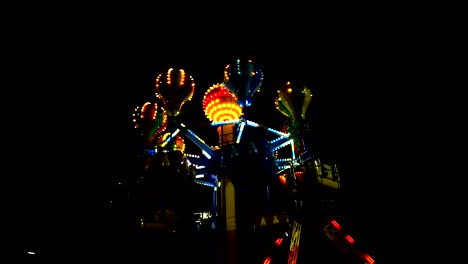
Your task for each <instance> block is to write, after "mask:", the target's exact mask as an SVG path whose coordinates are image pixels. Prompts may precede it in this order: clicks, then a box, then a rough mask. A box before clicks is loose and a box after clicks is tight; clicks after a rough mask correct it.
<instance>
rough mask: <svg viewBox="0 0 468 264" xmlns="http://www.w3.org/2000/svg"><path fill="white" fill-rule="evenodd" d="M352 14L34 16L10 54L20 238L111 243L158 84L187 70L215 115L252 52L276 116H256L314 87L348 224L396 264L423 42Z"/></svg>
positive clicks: (317, 121) (15, 236) (314, 130)
mask: <svg viewBox="0 0 468 264" xmlns="http://www.w3.org/2000/svg"><path fill="white" fill-rule="evenodd" d="M356 9H357V8H356ZM335 11H336V12H335ZM350 11H351V10H349V11H346V8H344V7H343V9H340V11H339V12H338V11H337V10H335V9H327V12H326V13H321V12H319V11H316V12H317V13H314V12H312V13H304V14H303V13H300V12H298V13H294V14H289V15H285V16H282V15H281V14H284V13H278V14H277V15H272V17H271V18H268V19H267V18H263V17H261V16H258V14H259V13H260V14H263V13H264V12H262V11H259V10H251V9H247V11H245V13H242V14H241V13H237V14H236V13H235V12H233V13H229V15H228V14H224V15H219V17H218V16H216V15H213V16H208V15H206V16H204V15H202V14H192V15H190V16H189V15H188V13H187V14H186V13H184V14H182V13H177V12H175V13H174V14H172V16H169V17H168V18H167V19H162V18H158V19H154V20H153V19H152V17H153V16H151V15H147V16H143V17H144V18H146V19H142V20H140V19H139V18H141V17H139V16H138V15H135V14H133V15H132V16H131V17H130V16H129V15H128V16H125V15H123V14H122V13H119V14H117V13H115V14H112V15H109V14H108V13H106V14H107V15H103V14H102V13H99V12H98V13H97V14H92V15H89V14H88V16H87V17H88V18H89V16H91V18H89V19H80V18H78V17H76V18H75V17H74V18H73V19H71V20H72V21H68V20H67V23H66V28H67V29H66V30H63V29H62V27H60V26H59V24H60V22H59V21H60V20H54V21H50V22H49V21H48V22H42V23H35V22H34V21H29V22H28V23H27V27H26V28H25V29H24V30H23V31H21V32H16V34H13V35H15V36H18V37H17V38H14V39H13V40H14V41H13V42H12V45H11V47H10V46H9V49H8V54H9V57H11V58H12V59H11V61H12V63H11V64H10V67H9V71H8V73H10V72H11V74H10V77H12V79H13V82H10V85H9V86H10V87H11V89H10V91H11V92H10V93H12V95H14V98H18V100H17V101H16V100H15V101H14V104H12V105H11V107H9V110H8V112H7V113H9V119H7V121H5V125H6V129H5V130H6V132H7V135H6V137H5V140H6V142H5V144H6V145H8V146H9V147H8V150H9V152H8V159H7V163H8V164H7V165H9V167H10V166H11V168H12V169H11V170H10V169H9V170H7V173H6V175H8V176H6V177H5V178H6V179H7V180H8V184H5V185H4V186H5V187H4V188H5V189H6V193H7V197H8V199H7V201H9V203H8V204H9V205H10V206H8V208H7V209H11V210H8V212H9V213H8V215H9V217H8V218H9V219H11V220H12V221H11V226H12V228H11V229H10V231H12V236H11V237H12V238H11V242H12V243H10V244H11V245H13V246H18V247H19V248H24V247H25V245H30V244H41V243H42V244H46V245H47V246H46V248H52V247H53V246H56V247H59V248H64V247H65V245H68V244H69V245H73V244H80V243H86V242H83V241H88V242H89V243H91V244H93V243H97V244H98V243H99V242H96V241H105V238H102V237H101V236H100V235H99V229H100V226H101V224H103V223H101V222H100V219H102V218H101V217H102V208H103V207H105V203H106V198H107V194H108V193H107V192H106V190H107V188H108V186H109V184H110V182H111V179H112V178H113V177H115V176H116V175H119V174H126V173H131V172H129V167H128V162H129V158H130V156H131V155H132V137H133V134H132V133H133V131H132V130H131V127H130V125H131V120H130V114H131V111H132V110H133V108H134V107H135V106H137V105H141V104H142V103H143V102H145V101H146V100H147V98H149V97H151V96H152V95H153V93H154V78H155V76H156V75H157V74H159V73H162V72H164V71H166V70H167V69H168V68H169V67H180V68H183V69H185V70H186V71H187V72H188V73H189V74H191V75H192V76H193V77H194V80H195V82H196V96H194V99H193V100H192V101H190V102H189V103H187V105H186V106H185V107H184V108H185V109H193V110H194V111H198V113H199V114H200V113H201V114H202V112H201V109H200V108H199V106H200V104H201V101H197V100H199V99H200V98H202V97H201V96H202V94H203V93H204V92H205V91H206V89H207V88H208V87H209V86H211V85H213V84H214V83H218V82H222V81H223V79H222V76H223V75H222V74H223V69H224V66H226V65H227V64H228V63H230V62H232V60H234V59H236V58H238V57H244V58H250V59H252V60H253V61H254V62H255V63H257V64H258V65H259V66H260V67H261V68H262V69H263V71H264V75H265V79H264V84H263V85H262V88H261V92H262V96H263V94H265V95H264V97H262V98H263V99H262V101H254V105H255V104H264V105H265V107H259V109H264V110H265V111H266V112H268V114H267V116H265V117H263V115H261V114H258V115H259V116H258V117H259V118H262V119H261V120H253V121H257V122H259V123H263V121H264V120H265V121H266V122H270V120H273V121H274V120H275V118H278V119H281V118H283V116H282V115H281V114H279V113H277V112H275V110H274V109H273V101H272V99H273V98H274V95H275V92H276V90H277V89H278V88H279V87H280V86H281V85H282V84H283V83H284V82H285V81H296V80H297V81H300V82H303V83H307V84H308V86H309V88H310V89H311V91H312V93H313V99H312V102H311V105H310V109H309V112H308V118H309V121H310V126H311V137H312V140H313V151H314V152H316V153H318V154H319V156H320V157H323V159H325V160H334V161H337V162H338V164H341V166H342V168H343V175H342V177H343V178H344V179H345V181H346V183H347V184H348V185H347V186H346V192H347V194H348V196H347V197H348V198H349V200H348V202H349V205H350V210H351V211H352V216H350V219H347V220H346V221H348V223H349V225H350V226H352V227H353V228H354V230H355V231H356V233H358V234H360V235H361V236H362V237H363V239H366V240H367V241H368V242H366V243H368V245H369V251H370V253H371V255H372V253H373V254H374V256H375V258H376V259H379V260H381V259H382V260H383V259H384V258H387V257H389V256H390V255H391V252H392V250H394V249H393V248H392V247H390V246H389V245H391V244H392V242H389V241H395V238H388V236H391V232H390V230H393V229H392V225H393V223H396V222H398V221H399V220H398V219H400V218H404V217H405V213H401V212H400V208H399V206H397V205H396V201H397V200H398V199H399V197H398V196H399V194H400V195H401V193H402V191H397V189H396V188H400V187H402V186H401V185H404V184H402V180H401V175H405V174H407V173H408V172H407V168H408V165H407V164H405V163H406V162H407V161H406V160H405V159H404V158H403V155H404V152H405V149H404V148H403V147H402V143H401V140H402V138H403V135H405V137H410V138H411V137H413V135H412V134H411V131H410V130H409V129H407V128H408V126H409V125H408V120H409V118H408V117H407V115H408V114H407V112H406V106H407V102H406V98H407V97H406V95H407V94H408V93H410V91H409V90H408V86H407V85H405V83H404V82H403V81H402V80H403V79H404V78H405V77H406V76H407V75H408V71H409V70H408V69H409V68H411V67H410V65H411V64H412V63H413V61H412V59H411V56H407V55H408V53H411V52H410V50H411V49H412V48H413V47H412V45H411V42H409V40H408V36H407V35H406V33H402V32H398V30H397V29H398V28H395V27H394V26H395V25H394V24H392V20H391V19H390V18H391V17H392V16H391V15H386V16H383V17H382V16H380V15H384V14H383V13H379V12H377V13H373V14H369V13H366V12H357V11H356V10H355V9H353V12H350ZM285 13H286V14H288V13H287V12H285ZM158 14H161V11H159V12H158ZM63 16H64V17H66V15H63ZM202 18H203V19H202ZM63 19H65V18H63ZM65 20H66V19H65ZM68 22H71V23H68ZM255 100H257V98H255ZM259 100H260V99H259ZM268 107H269V108H268ZM184 108H183V111H184ZM197 109H198V110H197ZM186 115H187V116H190V117H191V114H190V115H189V114H186ZM191 118H192V117H191ZM193 118H194V119H193V120H197V121H198V120H199V121H204V122H206V121H207V120H204V119H203V118H204V117H203V116H201V117H200V116H198V117H193ZM191 120H192V119H191ZM187 122H190V121H187ZM193 123H194V124H196V123H197V122H193ZM272 125H274V124H273V123H272ZM277 129H279V127H277ZM10 181H11V183H10ZM396 186H399V187H396ZM10 187H12V188H10ZM403 187H404V186H403ZM7 226H8V225H7ZM52 245H53V246H52ZM84 255H86V253H85V254H84ZM381 263H383V261H382V262H381Z"/></svg>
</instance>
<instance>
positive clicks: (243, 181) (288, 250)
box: [127, 59, 375, 264]
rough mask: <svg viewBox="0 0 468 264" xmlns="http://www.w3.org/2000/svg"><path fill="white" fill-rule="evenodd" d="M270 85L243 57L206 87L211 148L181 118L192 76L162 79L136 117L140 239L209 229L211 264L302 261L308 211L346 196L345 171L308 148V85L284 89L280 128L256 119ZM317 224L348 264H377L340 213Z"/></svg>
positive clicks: (173, 72)
mask: <svg viewBox="0 0 468 264" xmlns="http://www.w3.org/2000/svg"><path fill="white" fill-rule="evenodd" d="M263 79H264V74H263V71H262V69H260V67H258V65H256V64H255V63H254V62H253V61H252V60H242V59H238V60H236V61H233V63H232V64H228V65H227V66H225V68H224V77H223V82H220V83H216V84H213V85H212V86H211V87H209V88H208V89H207V90H206V92H205V94H204V96H203V101H202V102H201V107H202V108H203V111H204V113H205V117H206V118H207V119H208V120H209V122H210V129H213V131H216V134H217V139H216V143H217V144H214V145H213V146H212V145H209V144H208V143H206V142H205V141H204V139H202V137H201V136H199V135H197V133H195V132H194V131H193V129H192V128H191V127H189V126H187V125H186V124H185V123H184V120H182V119H181V118H180V113H181V112H182V111H183V106H184V105H185V104H186V102H188V101H191V100H192V98H193V95H194V92H195V80H194V79H193V78H192V76H190V75H189V74H188V73H187V72H186V71H185V70H184V69H176V68H170V69H168V70H167V72H164V73H160V74H159V75H157V77H156V79H155V93H154V95H155V96H154V98H152V99H151V100H148V101H147V102H145V103H144V104H142V105H139V106H137V107H136V108H135V109H134V111H133V117H132V118H133V125H134V129H135V131H137V136H136V137H137V138H138V142H139V143H140V145H139V146H140V147H139V150H138V152H139V155H138V159H139V161H140V163H139V165H138V168H139V170H138V173H136V174H137V175H138V176H137V177H136V180H135V183H134V185H132V187H131V188H128V189H127V190H128V192H129V193H130V195H129V196H130V197H133V200H132V202H131V203H130V204H131V205H130V206H131V207H133V208H134V211H132V212H134V213H133V214H134V216H135V219H137V221H138V223H137V224H136V225H135V226H137V227H136V230H138V232H139V233H140V234H145V235H148V234H151V235H154V236H160V235H161V234H162V233H165V234H167V235H168V236H171V234H182V233H184V234H189V233H190V234H193V233H194V232H199V233H201V232H205V233H207V234H209V235H208V236H209V237H210V239H211V240H212V241H214V242H213V243H212V246H211V248H210V249H207V250H208V251H210V252H211V253H209V254H212V259H207V262H209V263H264V264H267V263H289V264H291V263H301V257H300V251H301V250H300V249H301V247H300V246H301V244H300V241H301V234H302V230H303V227H305V226H306V225H308V223H307V222H306V221H305V220H304V219H305V214H306V211H307V210H310V209H311V208H313V207H320V206H323V204H322V203H321V201H322V200H323V201H325V200H327V199H328V198H330V197H332V198H333V196H334V195H336V193H337V192H339V190H340V180H341V179H340V173H339V168H338V166H337V164H334V163H323V162H321V161H320V159H319V158H318V157H316V156H315V155H314V154H313V153H312V151H311V150H310V149H309V148H310V146H309V142H308V140H309V137H310V135H309V125H308V123H307V118H306V114H307V110H308V107H309V105H310V103H311V100H312V96H313V95H312V92H311V90H310V89H309V88H308V87H306V86H304V85H301V84H298V83H293V82H287V83H285V84H284V85H283V86H282V87H280V88H279V90H278V91H277V96H276V99H275V101H274V105H275V108H276V109H277V111H279V113H281V114H282V116H284V117H286V118H285V121H284V125H283V127H282V128H281V129H279V130H276V129H273V128H270V127H267V126H265V125H262V124H261V123H257V122H256V120H251V119H250V118H251V117H250V116H249V115H247V114H246V112H247V111H246V110H247V109H248V108H249V107H250V106H251V105H252V102H253V97H254V94H256V93H257V92H259V91H260V88H261V86H262V83H263ZM187 140H188V141H187ZM189 143H190V144H192V146H196V147H195V148H192V149H188V148H187V145H188V144H189ZM314 217H315V218H316V219H315V220H316V222H317V223H318V225H317V226H318V227H317V228H319V229H320V232H319V234H321V236H322V238H324V239H326V240H328V241H330V244H332V245H334V246H335V247H336V248H338V249H339V250H340V251H341V252H342V253H343V255H346V256H347V259H348V260H349V261H350V263H367V264H371V263H375V262H374V260H373V259H372V258H371V257H370V256H369V254H367V253H365V252H363V251H362V250H360V249H359V248H358V247H356V246H354V242H355V241H354V240H353V238H352V237H351V236H350V235H349V234H348V233H347V232H345V231H343V230H344V229H343V228H342V227H341V226H340V224H339V223H338V222H337V220H336V219H334V218H333V213H323V214H322V215H320V216H314ZM313 228H315V226H314V227H313ZM311 229H312V227H311ZM209 254H208V255H209Z"/></svg>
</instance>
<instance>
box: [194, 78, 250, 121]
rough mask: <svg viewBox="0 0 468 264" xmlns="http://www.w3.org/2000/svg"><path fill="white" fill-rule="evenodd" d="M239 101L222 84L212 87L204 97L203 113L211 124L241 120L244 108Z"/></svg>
mask: <svg viewBox="0 0 468 264" xmlns="http://www.w3.org/2000/svg"><path fill="white" fill-rule="evenodd" d="M237 101H238V99H237V96H235V95H234V94H233V93H232V92H231V91H229V89H228V88H227V87H226V86H225V85H224V84H222V83H218V84H214V85H213V86H211V87H210V88H209V89H208V90H207V91H206V92H205V96H204V97H203V111H204V112H205V115H206V117H207V118H208V119H209V120H210V121H211V122H224V121H232V120H239V118H240V117H241V116H242V108H241V107H240V106H239V104H238V103H237Z"/></svg>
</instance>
